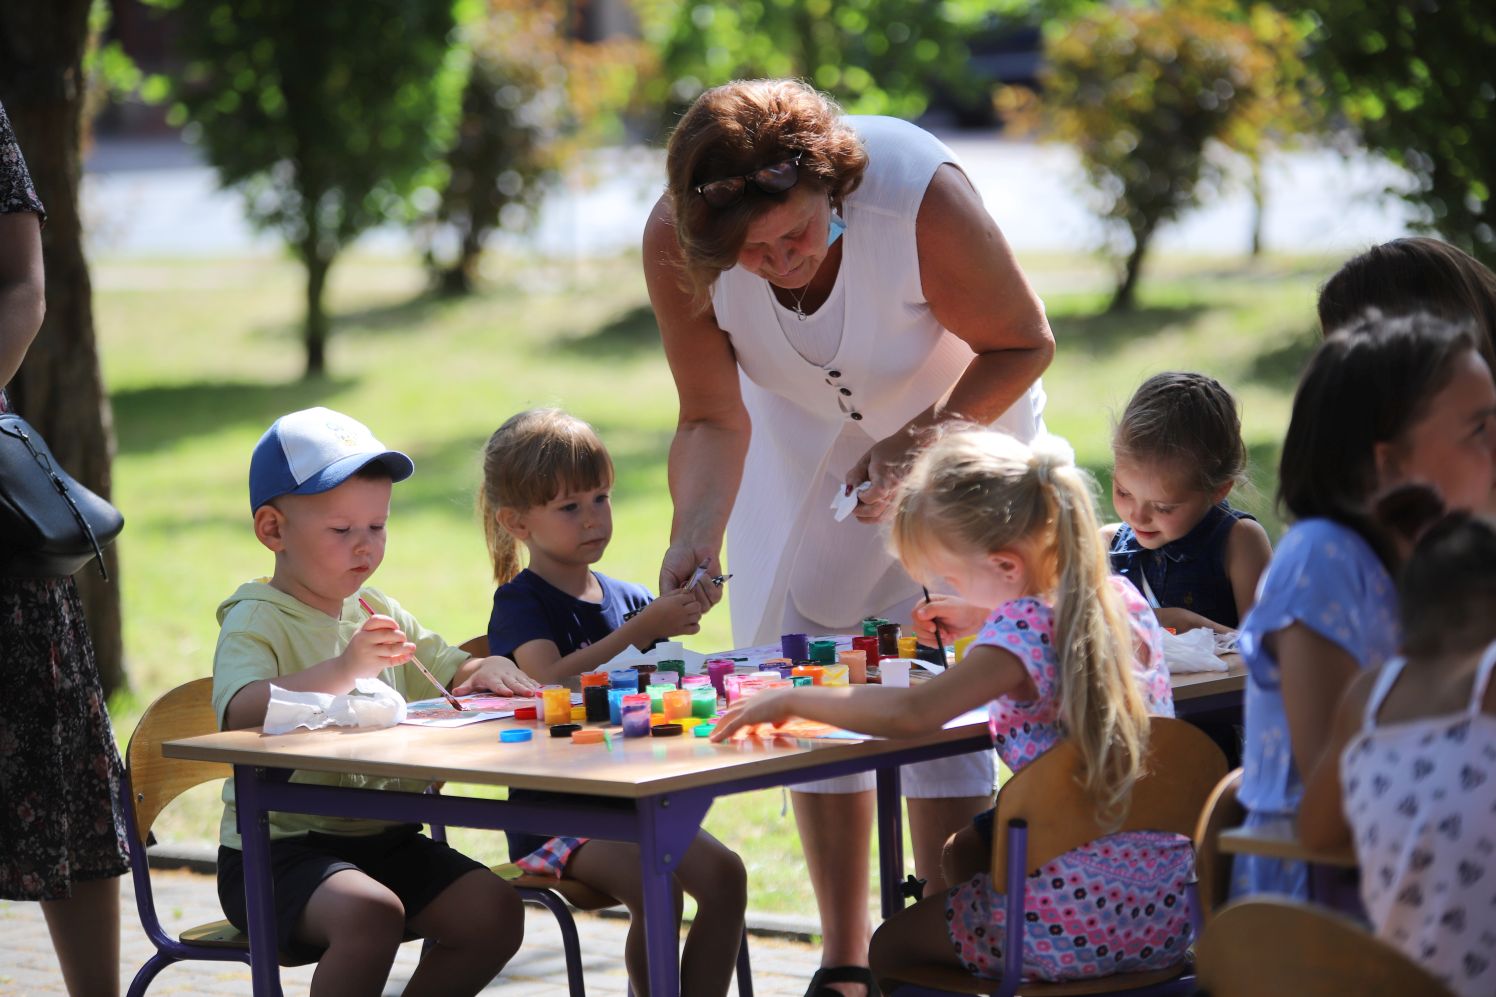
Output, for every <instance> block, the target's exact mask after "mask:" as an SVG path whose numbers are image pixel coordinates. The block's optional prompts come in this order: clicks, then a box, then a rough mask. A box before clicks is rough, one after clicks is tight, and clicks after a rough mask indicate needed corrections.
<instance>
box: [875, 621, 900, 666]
mask: <svg viewBox="0 0 1496 997" xmlns="http://www.w3.org/2000/svg"><path fill="white" fill-rule="evenodd" d="M878 653H879V654H880V655H882V656H883V657H885V658H897V657H898V656H899V625H898V624H897V623H880V624H878Z"/></svg>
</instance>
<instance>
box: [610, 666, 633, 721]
mask: <svg viewBox="0 0 1496 997" xmlns="http://www.w3.org/2000/svg"><path fill="white" fill-rule="evenodd" d="M608 684H609V685H610V686H611V687H612V688H614V689H626V690H628V691H629V692H638V691H639V672H638V671H637V670H636V669H633V668H619V669H617V670H615V671H611V672H609V673H608ZM613 722H614V723H617V722H618V721H616V720H615V721H613Z"/></svg>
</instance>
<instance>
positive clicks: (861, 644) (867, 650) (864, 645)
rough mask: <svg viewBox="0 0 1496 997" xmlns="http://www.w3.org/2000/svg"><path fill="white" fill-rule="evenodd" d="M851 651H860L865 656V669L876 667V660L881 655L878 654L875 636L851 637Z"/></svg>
mask: <svg viewBox="0 0 1496 997" xmlns="http://www.w3.org/2000/svg"><path fill="white" fill-rule="evenodd" d="M852 650H854V651H861V652H862V653H863V654H864V655H865V656H866V660H867V667H869V668H877V667H878V658H879V657H881V655H879V654H878V638H877V637H876V636H872V637H853V638H852Z"/></svg>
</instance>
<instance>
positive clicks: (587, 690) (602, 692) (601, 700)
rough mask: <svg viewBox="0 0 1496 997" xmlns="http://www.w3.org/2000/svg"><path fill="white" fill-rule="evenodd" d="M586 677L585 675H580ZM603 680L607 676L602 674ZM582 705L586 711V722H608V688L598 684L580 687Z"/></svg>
mask: <svg viewBox="0 0 1496 997" xmlns="http://www.w3.org/2000/svg"><path fill="white" fill-rule="evenodd" d="M582 677H583V678H586V676H585V675H584V676H582ZM603 679H604V681H606V680H607V676H606V675H604V676H603ZM582 706H583V708H584V709H585V710H586V711H587V722H588V723H594V724H605V723H607V722H608V690H607V689H605V688H603V687H602V686H600V685H589V686H583V687H582Z"/></svg>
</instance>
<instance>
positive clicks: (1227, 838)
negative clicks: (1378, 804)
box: [1218, 817, 1357, 869]
mask: <svg viewBox="0 0 1496 997" xmlns="http://www.w3.org/2000/svg"><path fill="white" fill-rule="evenodd" d="M1218 840H1219V842H1220V844H1219V846H1218V847H1219V848H1220V850H1221V851H1223V852H1226V853H1228V854H1231V855H1266V856H1268V857H1269V858H1275V859H1287V860H1289V861H1295V862H1313V863H1315V864H1317V865H1333V866H1339V867H1342V868H1346V869H1354V868H1356V865H1357V862H1356V853H1355V852H1354V851H1353V850H1352V849H1351V846H1350V845H1346V846H1345V847H1344V848H1337V849H1334V850H1332V851H1324V852H1322V851H1316V850H1314V849H1312V848H1307V847H1305V845H1304V843H1303V842H1301V841H1300V840H1299V835H1298V831H1297V830H1296V829H1295V828H1294V824H1293V820H1292V819H1290V818H1286V817H1285V818H1284V819H1283V820H1275V821H1266V822H1263V823H1261V824H1255V825H1253V826H1252V827H1233V828H1229V829H1228V830H1225V831H1222V832H1221V835H1220V838H1219V839H1218Z"/></svg>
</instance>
